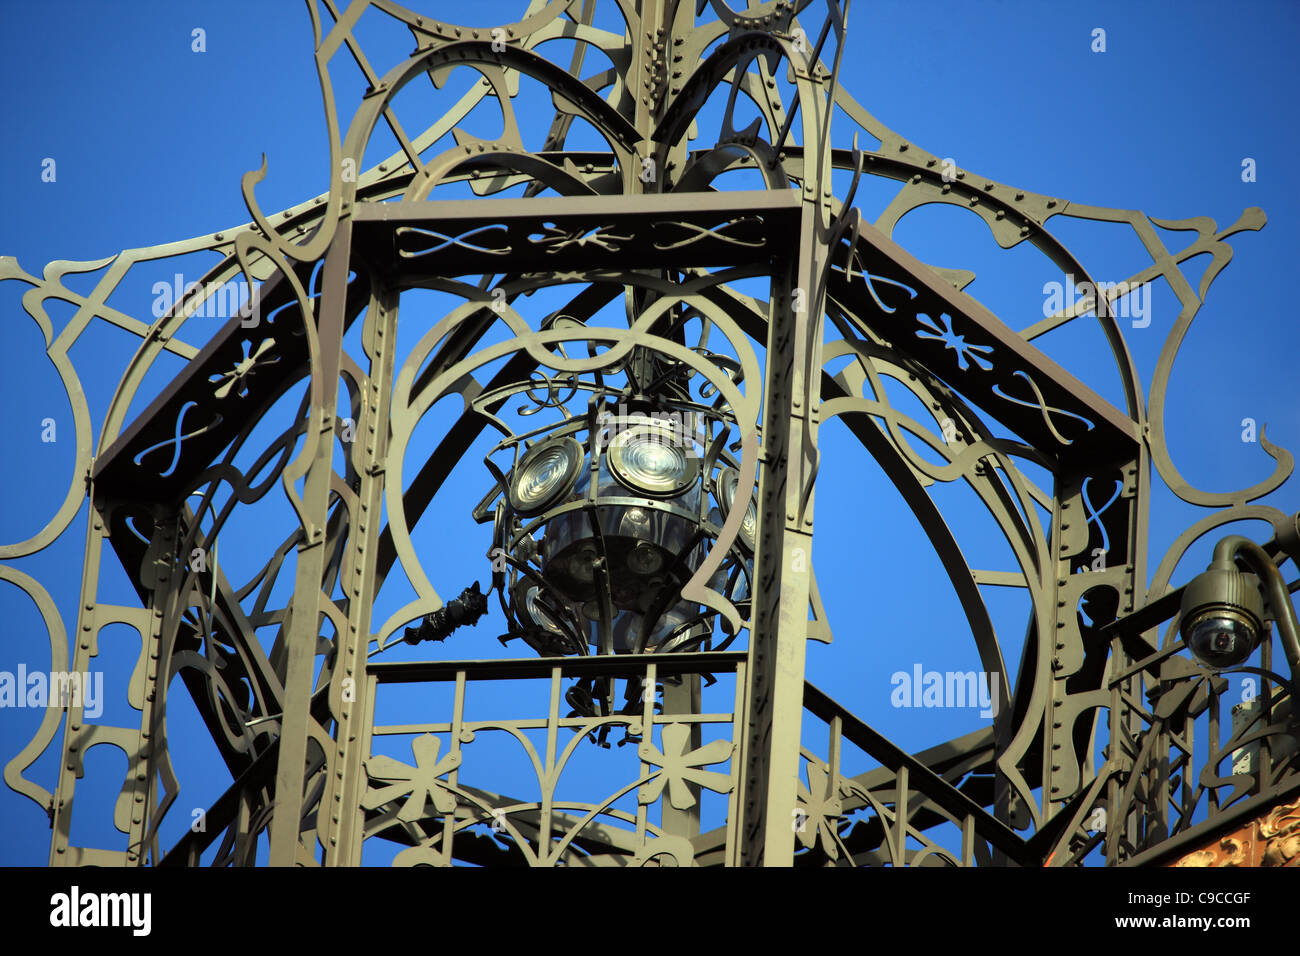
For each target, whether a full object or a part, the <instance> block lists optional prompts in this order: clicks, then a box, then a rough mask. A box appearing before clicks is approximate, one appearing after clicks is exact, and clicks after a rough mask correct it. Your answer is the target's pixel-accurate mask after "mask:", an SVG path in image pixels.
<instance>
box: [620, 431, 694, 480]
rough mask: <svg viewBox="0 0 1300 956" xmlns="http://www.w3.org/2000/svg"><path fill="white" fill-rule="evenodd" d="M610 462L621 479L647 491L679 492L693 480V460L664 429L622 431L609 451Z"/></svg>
mask: <svg viewBox="0 0 1300 956" xmlns="http://www.w3.org/2000/svg"><path fill="white" fill-rule="evenodd" d="M609 462H610V467H611V468H612V469H613V471H614V473H615V474H616V475H617V476H618V478H619V480H620V481H622V482H623V483H624V484H626V485H629V486H630V487H632V488H634V489H636V490H638V491H643V492H645V493H647V494H652V495H674V494H678V493H679V492H681V491H684V490H685V489H686V487H687V486H688V485H690V484H691V482H692V481H694V473H693V469H692V467H691V466H692V463H691V462H690V461H689V460H688V459H687V457H686V453H685V451H683V450H682V449H681V448H680V447H678V446H677V445H675V444H673V443H672V442H671V433H670V432H668V431H667V430H659V429H635V430H630V431H626V432H623V433H622V434H621V435H619V437H618V439H616V440H615V443H614V447H613V448H612V449H611V450H610V456H609Z"/></svg>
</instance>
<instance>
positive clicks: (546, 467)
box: [511, 443, 578, 515]
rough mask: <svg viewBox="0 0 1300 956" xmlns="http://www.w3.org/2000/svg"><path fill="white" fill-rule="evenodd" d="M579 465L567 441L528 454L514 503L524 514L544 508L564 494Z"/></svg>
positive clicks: (520, 472) (520, 474) (518, 481)
mask: <svg viewBox="0 0 1300 956" xmlns="http://www.w3.org/2000/svg"><path fill="white" fill-rule="evenodd" d="M577 465H578V462H577V456H576V455H575V453H574V450H573V449H572V448H570V447H569V446H568V444H567V443H563V444H556V445H549V446H545V447H542V448H540V449H538V450H537V451H536V452H534V453H533V454H532V455H531V456H529V457H528V458H527V459H526V460H525V461H524V464H523V465H522V466H521V467H520V469H519V474H518V476H517V477H516V478H515V481H514V490H513V495H512V496H511V497H512V498H513V504H514V507H515V510H517V511H519V512H520V513H521V514H525V515H527V514H530V513H536V512H539V511H543V510H545V509H546V508H548V507H550V505H552V504H553V503H554V502H555V500H556V499H557V498H558V497H559V496H560V495H562V494H563V492H564V489H565V486H566V485H567V484H568V483H569V481H570V479H571V478H572V477H573V473H574V470H575V469H576V467H577Z"/></svg>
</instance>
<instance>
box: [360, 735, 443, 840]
mask: <svg viewBox="0 0 1300 956" xmlns="http://www.w3.org/2000/svg"><path fill="white" fill-rule="evenodd" d="M441 747H442V740H441V739H440V738H438V737H435V736H434V735H433V734H425V735H424V736H422V737H417V738H416V739H415V740H413V741H412V742H411V753H413V754H414V755H415V766H414V767H409V766H407V765H406V764H404V763H401V762H400V761H397V760H394V759H393V758H392V757H385V756H382V755H380V756H375V757H371V758H370V759H369V760H367V761H366V773H367V774H368V775H369V776H370V780H371V782H372V783H375V782H378V783H380V784H382V786H379V787H374V786H372V787H371V788H370V789H369V790H367V791H366V795H365V798H364V799H363V800H362V801H361V806H362V807H364V808H365V809H367V810H375V809H377V808H379V807H381V806H383V805H384V804H386V803H389V802H390V801H392V800H396V799H398V798H400V797H403V796H406V795H407V794H410V797H409V798H408V799H407V801H406V802H405V803H404V804H402V809H401V810H399V811H398V813H397V819H399V820H401V821H402V822H403V823H414V822H415V821H416V820H420V819H423V818H424V816H425V804H426V803H427V802H428V801H429V800H432V801H433V806H434V809H435V810H437V811H438V812H439V813H444V814H445V813H453V812H455V810H456V794H455V793H453V792H452V791H451V790H450V789H448V787H447V783H446V781H444V780H439V779H438V778H439V777H441V776H442V775H443V774H447V773H451V772H452V771H453V770H456V769H457V768H459V767H460V762H461V755H460V754H459V753H449V754H447V756H445V757H443V758H442V759H441V760H439V759H438V751H439V750H440V749H441Z"/></svg>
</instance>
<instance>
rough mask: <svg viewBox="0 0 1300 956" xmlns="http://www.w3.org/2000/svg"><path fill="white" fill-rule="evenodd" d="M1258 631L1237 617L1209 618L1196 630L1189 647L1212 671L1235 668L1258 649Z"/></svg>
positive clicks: (1189, 640) (1198, 625)
mask: <svg viewBox="0 0 1300 956" xmlns="http://www.w3.org/2000/svg"><path fill="white" fill-rule="evenodd" d="M1257 641H1258V635H1257V634H1256V633H1255V629H1254V628H1253V627H1250V626H1249V625H1248V624H1246V623H1245V622H1243V621H1239V620H1237V619H1236V618H1233V617H1226V616H1224V617H1207V618H1205V619H1204V620H1202V621H1200V622H1198V623H1197V624H1196V626H1195V627H1193V628H1192V633H1191V635H1190V636H1189V637H1188V638H1187V645H1188V647H1190V648H1191V651H1192V653H1193V654H1195V655H1196V657H1197V659H1198V660H1200V661H1202V662H1203V663H1205V664H1208V665H1209V666H1210V667H1235V666H1237V665H1238V664H1240V663H1242V662H1243V661H1245V660H1246V658H1248V657H1249V656H1250V654H1251V652H1252V651H1253V650H1254V649H1255V644H1256V642H1257Z"/></svg>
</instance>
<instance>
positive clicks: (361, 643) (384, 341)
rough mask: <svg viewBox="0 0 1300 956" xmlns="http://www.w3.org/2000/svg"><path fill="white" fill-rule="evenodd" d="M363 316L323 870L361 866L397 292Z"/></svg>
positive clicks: (377, 297)
mask: <svg viewBox="0 0 1300 956" xmlns="http://www.w3.org/2000/svg"><path fill="white" fill-rule="evenodd" d="M371 288H372V289H373V290H374V291H373V292H372V294H371V297H370V304H369V306H368V308H367V309H366V320H365V329H364V332H365V335H364V343H365V346H364V347H365V350H366V353H367V354H368V355H369V356H370V369H369V375H368V376H367V377H366V381H365V385H364V388H363V391H362V402H361V412H360V416H359V418H358V420H357V422H356V439H355V444H354V445H353V447H352V450H351V453H352V456H353V463H354V465H355V466H356V469H357V473H358V475H360V478H361V486H360V488H359V489H358V492H357V506H356V509H357V510H356V513H355V514H353V515H352V516H351V520H352V526H351V527H350V528H349V534H348V545H349V552H350V554H351V559H350V561H348V562H346V563H345V568H348V569H350V572H351V573H350V574H349V575H348V577H347V578H346V579H345V580H344V583H343V589H344V593H345V594H346V595H347V598H348V605H347V611H348V625H347V633H345V634H340V635H339V639H338V646H339V651H338V661H337V664H336V665H335V669H334V676H333V681H332V686H331V688H330V705H331V709H332V711H333V713H334V715H335V718H336V720H337V722H338V730H337V733H336V735H335V743H334V768H335V772H334V773H333V774H330V775H329V777H328V779H327V780H326V782H325V792H324V794H323V795H322V797H321V821H322V822H321V826H320V828H321V842H322V844H323V845H324V847H325V864H326V866H360V865H361V843H362V838H363V836H364V831H365V815H364V813H363V812H362V810H361V803H360V802H361V797H362V796H363V795H364V794H365V791H366V774H365V768H364V762H365V758H366V741H367V730H368V723H369V719H368V717H367V716H366V715H367V713H368V712H370V711H371V710H372V709H373V706H374V704H373V701H370V700H368V699H367V697H368V695H369V694H371V693H372V689H371V682H370V681H369V680H368V679H367V677H366V652H367V649H368V647H369V643H370V627H371V620H370V611H371V607H372V606H373V604H374V598H375V594H374V591H375V561H376V558H377V554H378V547H377V543H378V541H379V532H380V521H379V514H380V510H381V508H382V505H383V495H384V482H385V480H386V477H387V476H386V474H385V468H384V462H385V461H386V459H387V455H388V418H389V405H390V402H391V401H392V390H393V369H394V365H395V356H396V352H397V349H396V345H397V314H398V308H397V305H398V296H397V293H395V292H391V291H389V290H387V289H383V288H379V287H376V286H375V285H372V286H371Z"/></svg>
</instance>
